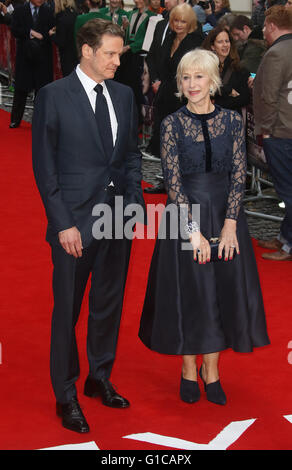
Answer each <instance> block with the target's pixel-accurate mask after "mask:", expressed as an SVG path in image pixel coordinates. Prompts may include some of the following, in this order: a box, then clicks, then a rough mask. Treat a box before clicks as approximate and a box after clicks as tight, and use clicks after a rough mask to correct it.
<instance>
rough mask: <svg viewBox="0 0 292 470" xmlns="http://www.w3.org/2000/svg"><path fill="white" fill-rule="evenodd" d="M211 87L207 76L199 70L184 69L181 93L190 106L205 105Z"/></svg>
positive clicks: (208, 99) (208, 98)
mask: <svg viewBox="0 0 292 470" xmlns="http://www.w3.org/2000/svg"><path fill="white" fill-rule="evenodd" d="M211 85H212V81H211V79H210V77H209V75H208V74H207V73H206V72H202V71H201V70H195V69H186V70H185V71H184V73H183V74H182V79H181V91H182V93H183V94H184V96H185V97H186V98H187V100H188V104H189V105H191V106H192V105H193V106H198V105H203V104H207V103H208V102H209V101H210V87H211Z"/></svg>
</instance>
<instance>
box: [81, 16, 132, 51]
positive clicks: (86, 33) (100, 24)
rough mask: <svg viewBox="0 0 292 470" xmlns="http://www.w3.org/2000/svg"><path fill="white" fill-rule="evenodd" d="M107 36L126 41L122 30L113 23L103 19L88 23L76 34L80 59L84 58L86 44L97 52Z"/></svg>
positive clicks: (95, 19)
mask: <svg viewBox="0 0 292 470" xmlns="http://www.w3.org/2000/svg"><path fill="white" fill-rule="evenodd" d="M105 34H107V35H109V36H116V37H120V38H122V39H124V32H123V30H122V28H121V27H120V26H119V25H117V24H115V23H112V22H111V21H108V20H103V19H101V18H94V19H93V20H89V21H87V22H86V23H85V24H84V25H83V26H82V27H81V28H80V29H79V30H78V31H77V34H76V47H77V54H78V57H79V59H80V58H81V57H82V46H83V45H84V44H88V46H90V47H91V48H92V49H93V50H94V52H95V51H96V50H97V49H98V48H99V47H100V46H101V45H102V37H103V35H105Z"/></svg>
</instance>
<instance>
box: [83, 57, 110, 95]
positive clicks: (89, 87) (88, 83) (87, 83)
mask: <svg viewBox="0 0 292 470" xmlns="http://www.w3.org/2000/svg"><path fill="white" fill-rule="evenodd" d="M76 73H77V76H78V78H79V80H80V81H81V83H82V85H83V86H84V88H85V91H86V93H87V94H89V93H91V92H92V91H93V90H94V87H96V85H97V82H96V81H95V80H92V78H90V77H89V76H88V75H87V74H86V73H85V72H83V70H81V67H80V64H78V65H77V67H76ZM100 85H102V87H103V89H105V83H104V81H102V82H100Z"/></svg>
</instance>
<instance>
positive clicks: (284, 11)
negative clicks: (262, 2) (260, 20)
mask: <svg viewBox="0 0 292 470" xmlns="http://www.w3.org/2000/svg"><path fill="white" fill-rule="evenodd" d="M265 17H266V22H268V23H274V25H275V26H277V27H278V28H279V29H291V32H292V9H291V8H286V7H285V5H274V6H272V7H271V8H269V9H268V10H267V11H265Z"/></svg>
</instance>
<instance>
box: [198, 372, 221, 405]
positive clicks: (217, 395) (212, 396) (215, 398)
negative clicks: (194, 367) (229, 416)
mask: <svg viewBox="0 0 292 470" xmlns="http://www.w3.org/2000/svg"><path fill="white" fill-rule="evenodd" d="M199 374H200V377H201V379H202V381H203V383H204V389H205V392H206V395H207V400H209V401H211V402H212V403H216V405H225V404H226V401H227V400H226V395H225V393H224V390H223V388H222V387H221V383H220V380H217V381H216V382H212V383H210V384H206V382H205V381H204V379H203V375H202V366H201V368H200V371H199Z"/></svg>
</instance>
